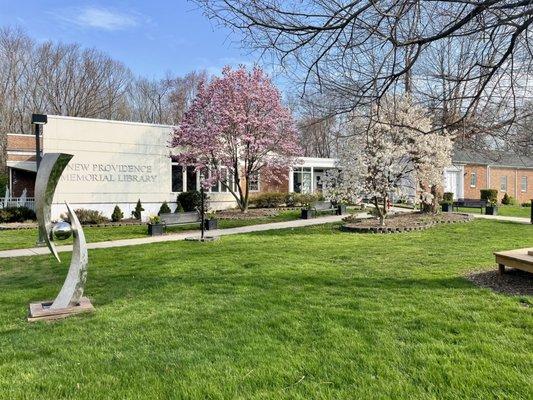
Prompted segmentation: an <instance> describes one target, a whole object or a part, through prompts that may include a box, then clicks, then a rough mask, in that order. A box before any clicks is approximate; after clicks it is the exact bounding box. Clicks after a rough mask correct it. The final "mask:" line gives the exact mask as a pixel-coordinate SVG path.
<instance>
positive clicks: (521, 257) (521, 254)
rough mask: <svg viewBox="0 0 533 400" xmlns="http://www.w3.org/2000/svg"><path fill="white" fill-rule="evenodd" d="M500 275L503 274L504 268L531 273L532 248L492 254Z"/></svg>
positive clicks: (532, 262)
mask: <svg viewBox="0 0 533 400" xmlns="http://www.w3.org/2000/svg"><path fill="white" fill-rule="evenodd" d="M494 256H495V257H496V262H497V263H498V271H499V272H500V274H504V273H505V267H506V266H507V267H510V268H517V269H521V270H522V271H527V272H530V273H533V247H530V248H527V249H517V250H509V251H498V252H495V253H494Z"/></svg>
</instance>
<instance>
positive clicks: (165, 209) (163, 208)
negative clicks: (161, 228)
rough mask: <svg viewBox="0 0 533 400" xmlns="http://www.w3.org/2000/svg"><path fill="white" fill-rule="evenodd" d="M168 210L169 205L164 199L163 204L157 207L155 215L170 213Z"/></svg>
mask: <svg viewBox="0 0 533 400" xmlns="http://www.w3.org/2000/svg"><path fill="white" fill-rule="evenodd" d="M170 212H171V211H170V207H169V206H168V204H167V202H166V201H164V202H163V204H161V208H159V212H158V213H157V215H161V214H170Z"/></svg>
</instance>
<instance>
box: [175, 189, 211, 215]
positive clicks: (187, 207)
mask: <svg viewBox="0 0 533 400" xmlns="http://www.w3.org/2000/svg"><path fill="white" fill-rule="evenodd" d="M205 200H207V195H206V194H205V193H204V201H205ZM178 203H179V204H180V205H181V207H182V208H183V211H196V210H199V209H200V207H201V206H202V197H201V194H200V192H199V191H198V190H189V191H188V192H183V193H180V194H179V195H178Z"/></svg>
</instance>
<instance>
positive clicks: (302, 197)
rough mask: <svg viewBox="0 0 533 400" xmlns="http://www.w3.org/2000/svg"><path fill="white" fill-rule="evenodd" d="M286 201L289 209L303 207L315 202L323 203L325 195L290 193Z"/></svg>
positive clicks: (286, 196)
mask: <svg viewBox="0 0 533 400" xmlns="http://www.w3.org/2000/svg"><path fill="white" fill-rule="evenodd" d="M285 199H286V200H285V203H286V204H287V206H288V207H303V206H307V205H309V204H311V203H313V202H315V201H323V200H324V195H323V194H322V193H315V194H310V193H288V194H286V195H285Z"/></svg>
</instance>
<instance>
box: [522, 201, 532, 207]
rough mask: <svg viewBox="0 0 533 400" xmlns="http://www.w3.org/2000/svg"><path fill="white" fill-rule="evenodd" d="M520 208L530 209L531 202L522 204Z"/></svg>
mask: <svg viewBox="0 0 533 400" xmlns="http://www.w3.org/2000/svg"><path fill="white" fill-rule="evenodd" d="M521 206H522V207H531V202H528V203H522V204H521Z"/></svg>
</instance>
